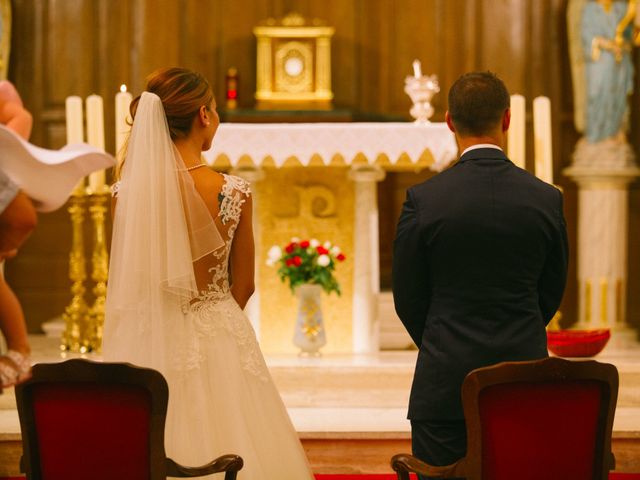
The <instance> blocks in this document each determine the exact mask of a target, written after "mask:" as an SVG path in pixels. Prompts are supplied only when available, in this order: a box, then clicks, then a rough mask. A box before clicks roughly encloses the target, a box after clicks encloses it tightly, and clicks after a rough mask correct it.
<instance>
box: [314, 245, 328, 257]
mask: <svg viewBox="0 0 640 480" xmlns="http://www.w3.org/2000/svg"><path fill="white" fill-rule="evenodd" d="M316 251H317V252H318V254H319V255H326V254H328V253H329V250H327V249H326V248H324V247H323V246H322V245H320V246H319V247H316Z"/></svg>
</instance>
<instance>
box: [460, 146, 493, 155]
mask: <svg viewBox="0 0 640 480" xmlns="http://www.w3.org/2000/svg"><path fill="white" fill-rule="evenodd" d="M479 148H493V149H495V150H500V151H501V152H502V151H503V150H502V149H501V148H500V147H499V146H497V145H494V144H493V143H478V144H476V145H471V146H470V147H468V148H466V149H465V150H464V152H462V155H464V154H465V153H467V152H470V151H471V150H477V149H479ZM462 155H460V156H462Z"/></svg>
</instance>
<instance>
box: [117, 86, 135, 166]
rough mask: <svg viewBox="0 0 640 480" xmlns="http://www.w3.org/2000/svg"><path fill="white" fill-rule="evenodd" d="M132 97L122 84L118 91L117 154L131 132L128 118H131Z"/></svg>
mask: <svg viewBox="0 0 640 480" xmlns="http://www.w3.org/2000/svg"><path fill="white" fill-rule="evenodd" d="M132 98H133V97H132V95H131V94H130V93H129V92H127V86H126V85H124V84H122V85H121V86H120V91H119V92H118V93H116V130H115V131H116V155H118V154H120V150H122V147H123V146H124V144H125V142H126V140H127V134H128V133H129V124H128V123H127V118H129V105H130V104H131V100H132Z"/></svg>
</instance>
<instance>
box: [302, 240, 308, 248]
mask: <svg viewBox="0 0 640 480" xmlns="http://www.w3.org/2000/svg"><path fill="white" fill-rule="evenodd" d="M300 248H309V240H303V241H301V242H300Z"/></svg>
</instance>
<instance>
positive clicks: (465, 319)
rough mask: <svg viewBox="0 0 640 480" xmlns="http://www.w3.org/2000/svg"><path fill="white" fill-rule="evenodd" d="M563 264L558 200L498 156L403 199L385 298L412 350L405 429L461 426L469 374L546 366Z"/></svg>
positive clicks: (474, 153)
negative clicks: (437, 423) (419, 424)
mask: <svg viewBox="0 0 640 480" xmlns="http://www.w3.org/2000/svg"><path fill="white" fill-rule="evenodd" d="M567 256H568V245H567V235H566V227H565V221H564V216H563V210H562V194H561V193H560V191H559V190H558V189H556V188H555V187H553V186H551V185H549V184H547V183H544V182H542V181H541V180H539V179H537V178H536V177H534V176H533V175H531V174H529V173H527V172H526V171H525V170H522V169H521V168H518V167H516V166H515V165H514V164H513V163H511V161H509V159H508V158H507V157H506V156H505V155H504V153H503V152H502V151H501V150H498V149H493V148H480V149H476V150H471V151H468V152H467V153H465V154H464V155H463V156H462V157H461V158H460V160H459V161H458V163H457V164H456V165H454V166H453V167H451V168H450V169H448V170H446V171H444V172H442V173H440V174H438V175H436V176H435V177H433V178H431V179H429V180H427V181H426V182H424V183H422V184H420V185H416V186H414V187H412V188H410V189H409V190H408V192H407V199H406V202H405V204H404V206H403V210H402V214H401V216H400V220H399V223H398V230H397V236H396V239H395V243H394V259H393V295H394V301H395V307H396V311H397V312H398V315H399V316H400V319H401V320H402V322H403V323H404V325H405V327H406V329H407V330H408V332H409V334H410V335H411V338H412V339H413V341H414V342H415V343H416V345H417V346H418V347H419V349H420V351H419V354H418V360H417V364H416V370H415V376H414V380H413V387H412V390H411V398H410V401H409V418H410V419H412V420H449V419H462V418H463V413H462V404H461V399H460V390H461V385H462V381H463V379H464V377H465V376H466V375H467V373H469V372H470V371H471V370H473V369H474V368H478V367H482V366H487V365H491V364H494V363H498V362H501V361H508V360H513V361H515V360H530V359H537V358H543V357H546V356H547V340H546V333H545V326H546V325H547V323H548V322H549V321H550V320H551V318H552V317H553V315H554V314H555V312H556V310H557V308H558V306H559V304H560V300H561V298H562V294H563V291H564V287H565V282H566V274H567Z"/></svg>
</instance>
